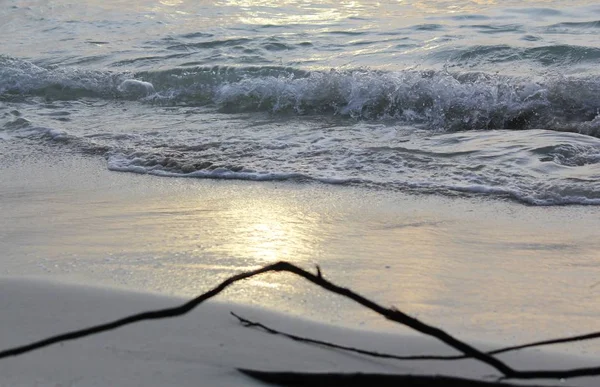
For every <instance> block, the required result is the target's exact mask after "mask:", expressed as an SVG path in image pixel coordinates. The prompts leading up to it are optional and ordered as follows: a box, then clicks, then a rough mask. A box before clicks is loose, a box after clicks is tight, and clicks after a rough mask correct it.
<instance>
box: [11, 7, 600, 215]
mask: <svg viewBox="0 0 600 387" xmlns="http://www.w3.org/2000/svg"><path fill="white" fill-rule="evenodd" d="M0 36H2V44H1V45H0V143H3V144H2V146H7V147H14V148H16V149H22V150H23V152H31V150H30V149H29V148H27V146H28V145H30V144H32V143H33V144H37V145H41V146H44V147H54V148H56V151H57V152H64V153H69V152H75V153H85V154H90V155H94V157H104V158H105V159H106V165H107V168H109V169H110V170H114V171H125V172H134V173H149V174H154V175H158V176H165V177H167V176H186V177H192V178H220V179H249V180H291V181H295V182H297V183H298V184H303V183H306V182H311V181H318V182H320V183H324V184H347V185H358V186H366V187H371V188H373V189H380V190H386V191H389V190H400V191H410V192H427V193H432V194H438V195H455V194H460V195H491V196H494V197H503V198H511V199H514V200H518V201H521V202H524V203H528V204H534V205H559V204H600V139H598V137H600V78H599V75H600V66H598V64H600V6H599V5H597V3H596V2H595V1H583V0H579V1H564V0H563V1H551V0H548V1H493V0H472V1H442V0H438V1H433V0H431V1H380V2H375V1H335V2H333V1H329V0H323V1H299V0H296V1H277V2H275V1H269V0H263V1H261V0H257V1H216V2H212V1H211V2H208V1H184V0H164V1H148V0H134V1H119V0H104V1H95V0H88V1H84V2H81V3H72V2H66V1H62V0H56V1H36V0H6V1H5V2H4V3H3V7H2V9H1V10H0ZM54 148H53V149H54Z"/></svg>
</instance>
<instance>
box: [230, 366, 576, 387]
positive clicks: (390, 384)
mask: <svg viewBox="0 0 600 387" xmlns="http://www.w3.org/2000/svg"><path fill="white" fill-rule="evenodd" d="M238 371H240V372H241V373H243V374H245V375H248V376H250V377H252V378H254V379H257V380H260V381H261V382H264V383H268V384H274V385H278V386H294V387H338V386H343V387H366V386H369V387H370V386H378V387H398V386H402V387H423V386H428V387H523V385H516V384H508V383H504V382H488V381H483V380H473V379H466V378H457V377H452V376H441V375H395V374H363V373H347V374H344V373H303V372H271V371H257V370H247V369H239V368H238ZM527 387H551V386H540V385H532V384H528V385H527ZM565 387H566V386H565Z"/></svg>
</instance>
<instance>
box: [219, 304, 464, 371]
mask: <svg viewBox="0 0 600 387" xmlns="http://www.w3.org/2000/svg"><path fill="white" fill-rule="evenodd" d="M229 313H231V315H232V316H233V317H235V318H237V319H238V320H239V321H240V323H241V324H242V325H243V326H245V327H248V328H251V327H256V328H260V329H262V330H264V331H266V332H267V333H270V334H272V335H280V336H284V337H287V338H288V339H292V340H294V341H300V342H303V343H310V344H317V345H322V346H324V347H329V348H334V349H341V350H344V351H348V352H355V353H360V354H361V355H367V356H371V357H377V358H382V359H395V360H458V359H467V357H466V356H464V355H454V356H429V355H425V356H399V355H391V354H388V353H382V352H375V351H368V350H365V349H360V348H354V347H347V346H344V345H339V344H334V343H330V342H327V341H322V340H316V339H311V338H308V337H302V336H296V335H292V334H290V333H285V332H281V331H278V330H275V329H273V328H270V327H268V326H266V325H264V324H261V323H257V322H254V321H250V320H248V319H245V318H243V317H241V316H238V315H237V314H235V313H233V312H229Z"/></svg>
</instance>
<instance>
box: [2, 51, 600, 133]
mask: <svg viewBox="0 0 600 387" xmlns="http://www.w3.org/2000/svg"><path fill="white" fill-rule="evenodd" d="M29 96H43V97H46V98H51V99H67V100H69V99H78V98H82V97H96V98H104V99H126V100H138V101H141V102H144V103H158V104H166V105H188V106H190V105H191V106H213V107H214V108H216V109H219V110H220V111H222V112H227V113H239V112H270V113H273V114H283V115H285V114H288V115H289V114H291V115H319V114H325V115H337V116H341V117H348V118H351V119H356V120H366V121H371V120H387V121H392V122H393V121H397V122H399V123H406V124H411V125H421V126H423V127H426V128H429V129H434V130H438V131H460V130H472V129H477V130H479V129H532V128H543V129H549V130H555V131H571V132H578V133H582V134H589V135H593V136H597V137H598V136H600V116H599V112H600V80H599V79H597V78H595V77H591V76H581V77H575V76H561V75H551V76H545V77H535V78H531V77H526V76H523V77H515V76H506V75H498V74H488V73H482V72H463V73H453V72H446V71H412V70H406V71H395V72H383V71H374V70H369V69H355V70H335V69H333V70H331V71H305V70H300V69H295V68H289V67H277V66H264V67H244V68H238V67H218V66H217V67H195V68H178V69H170V70H162V71H154V72H139V73H127V72H111V71H97V70H83V69H79V68H62V67H56V68H44V67H40V66H37V65H35V64H33V63H31V62H28V61H24V60H20V59H15V58H9V57H0V100H18V99H20V98H27V97H29Z"/></svg>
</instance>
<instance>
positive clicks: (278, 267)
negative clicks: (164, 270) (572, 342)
mask: <svg viewBox="0 0 600 387" xmlns="http://www.w3.org/2000/svg"><path fill="white" fill-rule="evenodd" d="M319 271H320V270H319ZM267 272H289V273H292V274H295V275H297V276H300V277H302V278H304V279H306V280H307V281H309V282H312V283H313V284H315V285H317V286H320V287H321V288H323V289H325V290H328V291H330V292H332V293H336V294H339V295H341V296H344V297H346V298H349V299H351V300H353V301H355V302H357V303H358V304H360V305H362V306H364V307H366V308H367V309H370V310H372V311H373V312H375V313H377V314H379V315H381V316H383V317H385V318H387V319H389V320H391V321H395V322H397V323H399V324H402V325H405V326H408V327H410V328H412V329H414V330H416V331H417V332H420V333H423V334H425V335H428V336H432V337H434V338H437V339H438V340H440V341H442V342H443V343H445V344H447V345H448V346H450V347H452V348H454V349H455V350H457V351H459V352H461V353H463V354H464V355H466V356H469V357H472V358H474V359H477V360H479V361H480V362H482V363H484V364H487V365H489V366H491V367H493V368H495V369H496V370H497V371H499V372H500V373H501V374H502V375H503V376H504V377H505V378H515V379H535V378H572V377H578V376H597V375H600V367H588V368H575V369H570V370H558V371H555V370H534V371H520V370H516V369H514V368H512V367H510V366H509V365H507V364H506V363H504V362H503V361H501V360H499V359H497V358H495V357H493V356H492V355H489V354H486V353H484V352H482V351H480V350H478V349H476V348H475V347H473V346H471V345H469V344H467V343H465V342H463V341H461V340H459V339H457V338H455V337H454V336H452V335H450V334H449V333H447V332H445V331H443V330H442V329H440V328H437V327H434V326H431V325H428V324H426V323H424V322H422V321H419V320H417V319H416V318H413V317H410V316H409V315H407V314H405V313H403V312H401V311H400V310H397V309H395V308H386V307H383V306H381V305H379V304H377V303H375V302H373V301H371V300H369V299H367V298H365V297H363V296H361V295H359V294H357V293H355V292H353V291H352V290H350V289H347V288H343V287H340V286H338V285H335V284H334V283H332V282H330V281H328V280H326V279H325V278H323V276H322V275H320V274H319V273H318V272H317V274H316V275H315V274H312V273H310V272H308V271H306V270H303V269H301V268H299V267H298V266H295V265H293V264H291V263H289V262H278V263H274V264H272V265H267V266H264V267H262V268H259V269H256V270H252V271H247V272H243V273H240V274H237V275H234V276H232V277H230V278H228V279H226V280H224V281H223V282H221V283H220V284H219V285H217V286H216V287H214V288H213V289H211V290H209V291H207V292H206V293H204V294H201V295H200V296H198V297H196V298H194V299H192V300H190V301H188V302H186V303H184V304H182V305H180V306H177V307H173V308H167V309H160V310H154V311H148V312H143V313H138V314H134V315H131V316H128V317H124V318H122V319H118V320H115V321H112V322H108V323H105V324H100V325H96V326H93V327H89V328H85V329H81V330H76V331H71V332H67V333H64V334H60V335H57V336H53V337H49V338H46V339H43V340H40V341H37V342H33V343H30V344H27V345H23V346H20V347H15V348H10V349H6V350H4V351H1V352H0V359H2V358H6V357H10V356H17V355H20V354H23V353H26V352H31V351H33V350H36V349H39V348H43V347H46V346H49V345H52V344H55V343H59V342H64V341H68V340H74V339H78V338H81V337H85V336H89V335H93V334H96V333H100V332H105V331H109V330H113V329H116V328H119V327H122V326H125V325H129V324H133V323H136V322H139V321H143V320H157V319H163V318H171V317H176V316H181V315H184V314H186V313H188V312H189V311H191V310H192V309H194V308H195V307H197V306H198V305H200V304H201V303H203V302H204V301H206V300H208V299H210V298H212V297H214V296H216V295H218V294H219V293H221V292H222V291H223V290H225V289H226V288H227V287H229V286H231V285H232V284H234V283H236V282H239V281H242V280H245V279H247V278H250V277H254V276H257V275H260V274H264V273H267Z"/></svg>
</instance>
